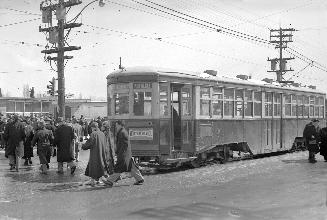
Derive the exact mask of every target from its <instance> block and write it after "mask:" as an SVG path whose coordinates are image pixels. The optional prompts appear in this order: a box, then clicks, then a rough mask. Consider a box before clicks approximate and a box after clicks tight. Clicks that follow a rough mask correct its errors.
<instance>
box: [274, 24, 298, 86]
mask: <svg viewBox="0 0 327 220" xmlns="http://www.w3.org/2000/svg"><path fill="white" fill-rule="evenodd" d="M293 31H295V29H294V28H286V29H282V28H279V29H275V30H270V43H273V44H276V47H275V48H276V49H279V58H273V59H270V58H268V61H270V62H271V70H268V72H275V73H276V75H277V82H279V83H292V82H291V81H284V78H283V75H284V74H285V73H286V72H289V71H294V70H293V69H292V68H289V69H287V66H286V64H287V61H288V60H292V59H294V57H283V49H285V48H287V44H288V43H289V42H293V39H292V37H293ZM277 64H279V66H278V68H277Z"/></svg>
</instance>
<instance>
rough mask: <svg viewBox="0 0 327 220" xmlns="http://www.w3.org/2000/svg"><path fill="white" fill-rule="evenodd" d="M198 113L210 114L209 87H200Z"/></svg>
mask: <svg viewBox="0 0 327 220" xmlns="http://www.w3.org/2000/svg"><path fill="white" fill-rule="evenodd" d="M200 115H204V116H210V88H209V87H201V88H200Z"/></svg>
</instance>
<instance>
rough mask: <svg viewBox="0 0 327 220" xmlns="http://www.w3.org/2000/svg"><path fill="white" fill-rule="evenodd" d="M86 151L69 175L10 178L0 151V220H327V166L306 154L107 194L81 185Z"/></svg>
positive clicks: (151, 179)
mask: <svg viewBox="0 0 327 220" xmlns="http://www.w3.org/2000/svg"><path fill="white" fill-rule="evenodd" d="M88 153H89V152H88V151H85V152H83V153H82V155H81V162H78V169H77V170H76V173H75V174H74V175H70V171H69V170H68V171H67V172H66V170H65V173H64V174H63V175H59V174H57V173H56V165H57V164H56V163H55V162H56V158H52V161H53V162H52V163H51V165H50V172H49V174H48V175H42V174H40V172H39V170H38V167H39V165H38V164H39V162H38V158H37V157H34V158H33V166H28V167H24V166H22V167H21V169H20V171H19V172H18V173H17V172H11V171H9V166H8V161H7V160H6V159H5V157H4V153H3V152H1V151H0V219H162V220H164V219H226V220H227V219H228V220H229V219H249V220H252V219H254V220H261V219H269V220H270V219H296V220H299V219H303V220H308V219H310V220H311V219H319V220H320V219H327V206H326V202H327V200H326V199H327V163H325V162H324V161H323V158H322V157H320V156H318V157H317V159H318V162H317V163H316V164H309V163H308V162H307V152H296V153H292V154H285V155H280V156H274V157H266V158H261V159H256V160H245V161H238V162H231V163H227V164H223V165H220V164H214V165H210V166H206V167H201V168H198V169H190V170H184V171H179V172H171V173H165V174H157V175H148V176H145V184H144V185H142V186H134V185H133V182H134V180H133V179H131V178H125V179H123V180H122V181H120V182H118V183H117V184H115V185H114V187H112V188H108V187H105V186H102V185H100V186H96V187H90V186H85V185H81V182H83V181H86V180H87V178H86V177H85V176H84V175H83V173H84V169H85V167H86V164H87V160H88Z"/></svg>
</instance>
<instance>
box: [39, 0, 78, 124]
mask: <svg viewBox="0 0 327 220" xmlns="http://www.w3.org/2000/svg"><path fill="white" fill-rule="evenodd" d="M43 3H44V2H43ZM43 3H41V6H40V9H41V11H42V21H43V23H48V25H49V27H47V28H41V26H40V27H39V31H40V32H48V33H49V39H48V40H49V42H50V43H52V44H54V46H55V47H54V48H51V49H46V50H42V51H41V53H44V54H52V53H57V57H50V56H48V57H47V60H48V61H50V62H51V61H52V60H53V61H56V62H57V72H58V108H59V117H63V118H64V119H65V73H64V70H65V59H72V58H73V57H72V56H65V55H64V53H65V51H72V50H79V49H81V47H76V46H68V47H65V29H71V28H75V27H80V26H81V25H82V24H81V23H66V14H67V13H66V8H67V7H72V6H75V5H79V4H81V3H82V1H80V0H69V1H67V2H65V0H59V2H58V4H51V1H50V5H47V6H43ZM53 11H56V17H57V20H58V24H57V26H52V12H53Z"/></svg>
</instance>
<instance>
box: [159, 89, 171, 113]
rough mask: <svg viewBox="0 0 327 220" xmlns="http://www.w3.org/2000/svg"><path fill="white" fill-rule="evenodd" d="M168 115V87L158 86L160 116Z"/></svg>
mask: <svg viewBox="0 0 327 220" xmlns="http://www.w3.org/2000/svg"><path fill="white" fill-rule="evenodd" d="M168 115H169V108H168V86H167V85H162V84H160V116H168Z"/></svg>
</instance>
